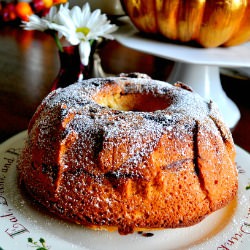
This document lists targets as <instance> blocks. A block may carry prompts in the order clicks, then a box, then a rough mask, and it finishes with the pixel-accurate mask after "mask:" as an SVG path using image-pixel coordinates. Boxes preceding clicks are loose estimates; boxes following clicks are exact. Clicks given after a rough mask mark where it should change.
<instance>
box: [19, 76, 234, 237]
mask: <svg viewBox="0 0 250 250" xmlns="http://www.w3.org/2000/svg"><path fill="white" fill-rule="evenodd" d="M134 77H137V78H134ZM18 171H19V179H20V183H21V185H22V186H23V187H25V189H26V190H27V192H28V194H29V195H30V196H31V197H32V198H33V199H34V200H35V201H37V202H38V203H39V204H41V205H42V206H43V207H45V208H46V210H48V211H50V212H52V213H54V214H55V215H57V216H59V217H61V218H63V219H66V220H69V221H72V222H75V223H78V224H82V225H85V226H88V227H91V228H95V229H107V230H117V229H118V231H119V233H120V234H128V233H132V232H133V231H136V230H145V229H151V230H152V229H159V228H176V227H184V226H190V225H193V224H195V223H197V222H199V221H201V220H202V219H203V218H204V217H205V216H206V215H208V214H210V213H211V212H213V211H215V210H217V209H219V208H222V207H223V206H225V205H227V204H228V203H229V202H230V201H231V200H232V199H233V198H234V197H235V195H236V193H237V187H238V181H237V170H236V166H235V148H234V144H233V140H232V136H231V133H230V131H229V129H228V128H227V127H226V125H225V124H224V123H223V121H222V119H221V117H220V114H219V112H218V109H217V107H216V105H215V104H214V103H213V102H212V101H210V102H207V101H205V100H204V99H202V98H201V97H200V96H199V95H198V94H196V93H195V92H193V91H192V90H191V89H190V88H189V87H187V86H186V85H184V84H182V83H176V84H175V86H173V85H170V84H168V83H165V82H161V81H157V80H153V79H151V78H149V77H144V76H143V75H136V74H135V75H133V74H132V75H125V74H123V75H120V76H117V77H109V78H94V79H89V80H84V81H82V82H78V83H75V84H73V85H70V86H69V87H66V88H64V89H57V90H55V91H53V92H51V93H50V94H49V95H48V96H47V97H46V98H45V99H44V100H43V101H42V103H41V105H40V106H39V107H38V109H37V111H36V112H35V114H34V116H33V118H32V119H31V121H30V124H29V128H28V139H27V142H26V145H25V148H24V150H23V153H22V155H21V157H20V161H19V166H18Z"/></svg>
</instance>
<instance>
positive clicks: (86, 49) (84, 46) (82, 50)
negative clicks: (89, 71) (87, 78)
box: [79, 41, 91, 65]
mask: <svg viewBox="0 0 250 250" xmlns="http://www.w3.org/2000/svg"><path fill="white" fill-rule="evenodd" d="M90 51H91V47H90V44H89V42H88V41H87V42H81V43H80V44H79V54H80V58H81V62H82V64H83V65H88V63H89V55H90Z"/></svg>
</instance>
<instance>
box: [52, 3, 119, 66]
mask: <svg viewBox="0 0 250 250" xmlns="http://www.w3.org/2000/svg"><path fill="white" fill-rule="evenodd" d="M56 22H57V23H58V24H60V25H61V26H60V27H58V31H59V34H60V36H64V37H65V38H66V40H68V41H69V42H70V43H71V44H72V45H79V53H80V57H81V61H82V63H83V64H84V65H87V64H88V60H89V55H90V52H91V42H92V41H93V40H98V38H100V37H103V38H107V39H113V36H112V35H110V33H112V32H114V31H115V30H116V29H117V27H116V25H113V24H110V21H109V20H108V19H107V16H106V15H105V14H101V11H100V10H99V9H97V10H95V11H94V12H92V13H91V10H90V6H89V4H88V3H86V4H85V5H84V6H83V7H82V9H81V8H80V7H79V6H74V7H73V8H72V9H71V10H69V9H68V7H67V6H65V7H63V8H61V9H60V11H58V13H57V15H56ZM62 27H63V28H62Z"/></svg>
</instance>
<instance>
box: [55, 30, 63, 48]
mask: <svg viewBox="0 0 250 250" xmlns="http://www.w3.org/2000/svg"><path fill="white" fill-rule="evenodd" d="M54 40H55V42H56V45H57V47H58V50H59V51H60V52H63V46H62V44H61V42H60V40H59V38H58V36H57V35H56V34H54Z"/></svg>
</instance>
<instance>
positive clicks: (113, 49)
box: [0, 25, 250, 152]
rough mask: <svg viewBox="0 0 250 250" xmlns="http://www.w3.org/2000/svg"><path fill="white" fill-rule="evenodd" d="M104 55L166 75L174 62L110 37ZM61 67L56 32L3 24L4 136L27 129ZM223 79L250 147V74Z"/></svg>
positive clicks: (105, 61)
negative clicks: (238, 77)
mask: <svg viewBox="0 0 250 250" xmlns="http://www.w3.org/2000/svg"><path fill="white" fill-rule="evenodd" d="M100 56H101V59H102V61H101V62H102V66H103V69H104V71H105V72H106V73H108V74H119V73H120V72H135V71H136V72H142V73H146V74H148V75H150V76H151V77H152V78H155V79H159V80H165V79H167V76H168V74H169V72H170V70H171V68H172V65H173V62H171V61H167V60H164V59H161V58H157V57H154V56H151V55H147V54H143V53H141V52H138V51H135V50H131V49H128V48H126V47H124V46H122V45H120V44H119V43H118V42H116V41H108V42H106V43H105V44H104V45H103V46H102V48H101V50H100ZM58 70H59V58H58V53H57V48H56V46H55V43H54V41H53V40H52V38H51V37H50V36H48V35H46V34H44V33H42V32H30V31H23V30H22V29H21V28H19V27H13V26H6V25H4V26H2V27H0V114H1V122H0V142H3V141H5V140H6V139H8V138H9V137H11V136H13V135H15V134H17V133H18V132H21V131H23V130H26V129H27V126H28V122H29V120H30V118H31V117H32V114H33V113H34V111H35V110H36V107H37V106H38V105H39V103H40V102H41V100H42V99H43V98H44V97H45V96H46V95H47V94H48V93H49V92H50V89H51V87H52V86H51V84H52V82H53V80H54V78H55V77H56V75H57V73H58ZM221 80H222V85H223V88H224V90H225V91H226V93H227V95H228V96H229V97H230V98H231V99H232V100H233V101H234V102H235V103H236V104H237V106H238V107H239V109H240V112H241V119H240V121H239V123H238V124H237V126H236V127H235V128H234V130H233V131H232V132H233V138H234V141H235V143H236V144H237V145H238V146H240V147H242V148H243V149H245V150H247V151H248V152H250V98H249V96H250V94H249V92H248V89H249V84H250V80H249V79H236V78H232V77H229V76H225V75H221Z"/></svg>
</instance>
